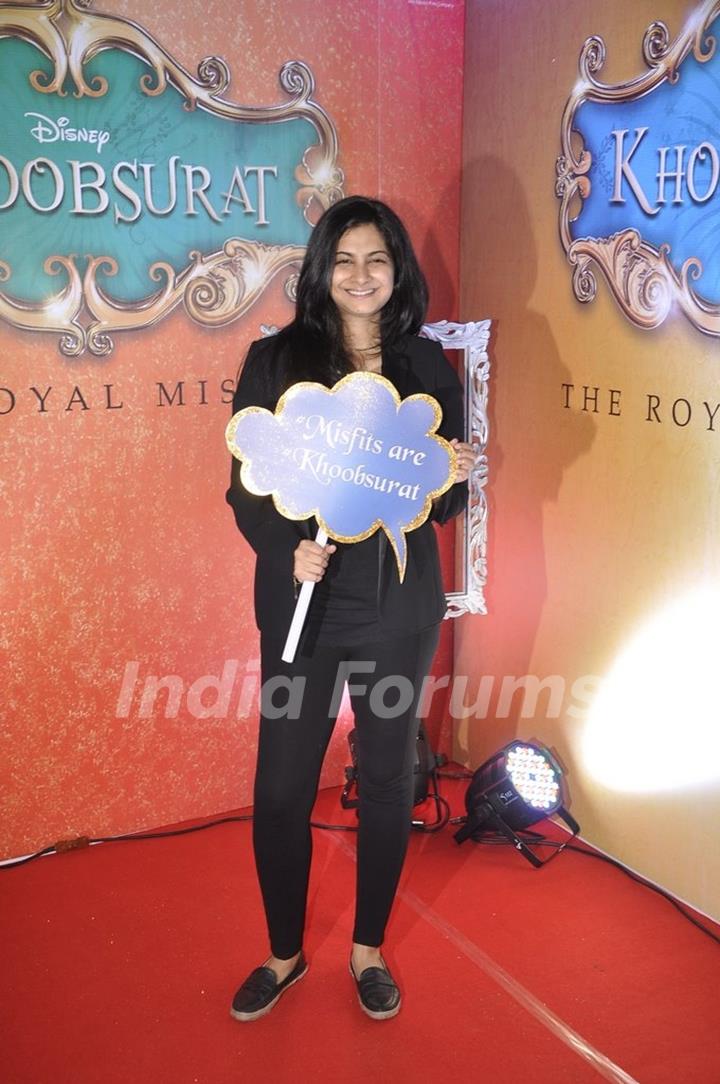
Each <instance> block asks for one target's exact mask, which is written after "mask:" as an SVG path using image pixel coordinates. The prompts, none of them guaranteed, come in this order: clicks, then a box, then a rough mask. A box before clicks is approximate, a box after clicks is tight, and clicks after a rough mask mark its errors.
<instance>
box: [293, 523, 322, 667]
mask: <svg viewBox="0 0 720 1084" xmlns="http://www.w3.org/2000/svg"><path fill="white" fill-rule="evenodd" d="M327 540H328V536H327V532H326V531H323V529H322V527H320V528H319V529H318V533H317V534H316V535H315V541H316V542H317V544H318V546H324V545H325V543H326V542H327ZM314 587H315V582H314V581H313V580H305V581H304V582H303V585H302V587H301V588H300V594H299V596H298V600H297V602H296V603H295V613H294V614H293V619H292V621H291V622H290V631H289V632H288V634H287V640H286V641H285V648H284V650H283V653H282V660H283V662H293V661H294V660H295V652H296V651H297V646H298V640H299V639H300V633H301V632H302V630H303V625H304V624H305V618H306V617H307V612H308V606H309V605H310V599H311V598H312V593H313V589H314Z"/></svg>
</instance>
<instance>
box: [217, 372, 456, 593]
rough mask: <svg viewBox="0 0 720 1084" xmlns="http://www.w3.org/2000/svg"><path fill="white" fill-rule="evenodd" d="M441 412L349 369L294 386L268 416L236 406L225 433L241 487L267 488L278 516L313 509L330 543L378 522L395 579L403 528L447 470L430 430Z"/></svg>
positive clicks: (448, 449)
mask: <svg viewBox="0 0 720 1084" xmlns="http://www.w3.org/2000/svg"><path fill="white" fill-rule="evenodd" d="M441 419H442V411H441V409H440V405H439V404H438V402H437V401H436V400H435V399H433V398H432V396H430V395H425V394H417V395H410V396H408V397H407V399H402V400H401V399H400V396H399V395H398V393H397V391H396V389H395V388H394V387H393V385H392V384H391V383H390V381H389V380H386V379H385V377H383V376H380V375H379V374H377V373H367V372H357V373H350V374H349V375H348V376H345V377H343V378H342V380H339V381H338V383H337V384H335V386H334V387H332V388H326V387H325V386H324V385H323V384H315V383H310V382H307V381H304V382H301V383H298V384H294V385H293V386H292V387H291V388H289V389H288V390H287V391H286V392H285V393H284V394H283V395H282V396H281V397H280V399H279V400H278V404H277V407H276V409H275V413H274V414H273V413H271V412H270V411H269V410H266V409H265V408H264V407H255V406H250V407H246V408H245V409H244V410H241V411H239V412H238V413H237V414H235V415H234V416H233V417H232V419H231V421H230V423H229V425H228V427H227V430H226V433H225V436H226V440H227V444H228V447H229V449H230V451H231V452H232V454H233V455H234V456H235V458H236V459H239V460H241V461H242V468H241V471H240V477H241V481H242V484H243V485H244V486H245V488H246V489H247V490H249V491H250V492H251V493H255V494H257V495H258V496H267V495H269V494H271V495H272V498H273V501H274V503H275V507H276V508H277V510H278V512H280V513H281V514H282V515H283V516H286V517H287V518H288V519H297V520H299V519H308V518H309V517H310V516H315V518H316V520H317V522H318V525H319V526H320V528H321V529H322V530H324V531H326V532H327V534H328V535H329V536H330V537H331V538H334V539H336V540H337V541H338V542H360V541H362V539H364V538H368V537H369V536H370V535H371V534H372V533H373V532H374V531H376V530H378V529H379V528H382V530H384V531H385V533H386V534H387V537H388V539H389V540H390V544H391V545H392V548H393V551H394V553H395V559H396V561H397V566H398V573H399V575H400V580H401V581H402V580H403V579H404V576H405V567H406V563H407V544H406V541H405V535H406V534H407V532H408V531H412V530H414V529H415V528H416V527H419V526H420V524H421V523H424V521H425V520H426V519H427V517H428V515H429V513H430V508H431V505H432V502H433V500H434V499H435V498H436V497H438V496H439V495H440V494H441V493H444V492H445V490H447V489H449V488H450V486H451V485H452V481H453V477H454V474H455V450H454V448H453V447H452V445H451V444H449V443H448V442H447V441H446V440H445V439H444V438H443V437H440V436H438V435H437V433H436V429H437V427H438V426H439V424H440V421H441Z"/></svg>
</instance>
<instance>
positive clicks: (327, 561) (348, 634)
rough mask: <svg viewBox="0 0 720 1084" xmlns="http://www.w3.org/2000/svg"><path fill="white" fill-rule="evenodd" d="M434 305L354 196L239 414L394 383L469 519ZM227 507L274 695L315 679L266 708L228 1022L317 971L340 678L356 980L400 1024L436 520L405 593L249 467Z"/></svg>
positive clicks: (377, 219) (445, 513)
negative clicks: (361, 383)
mask: <svg viewBox="0 0 720 1084" xmlns="http://www.w3.org/2000/svg"><path fill="white" fill-rule="evenodd" d="M426 305H427V287H426V285H425V280H424V278H423V275H422V272H421V271H420V268H419V266H418V263H417V260H416V258H415V254H414V252H413V250H412V246H411V243H410V240H409V238H408V235H407V233H406V231H405V228H404V226H403V225H402V223H401V222H400V220H399V218H398V217H397V215H396V214H395V213H394V212H393V211H392V210H391V209H390V208H389V207H387V206H386V205H384V204H382V203H380V202H378V201H376V200H371V199H366V198H364V197H361V196H350V197H348V198H347V199H343V200H341V201H340V202H338V203H336V204H334V205H333V206H332V207H330V208H329V210H327V211H326V212H325V214H324V215H323V216H322V218H321V219H320V221H319V222H318V224H317V225H316V227H315V229H314V230H313V234H312V237H311V239H310V242H309V245H308V249H307V254H306V257H305V260H304V262H303V266H302V269H301V272H300V277H299V281H298V290H297V310H296V315H295V319H294V320H293V322H292V323H291V324H289V325H288V326H287V327H286V328H284V329H283V330H282V331H280V332H279V334H278V335H277V336H274V337H272V338H269V339H265V340H261V341H259V342H255V343H253V344H252V346H251V347H250V350H249V352H248V355H247V359H246V361H245V365H244V367H243V370H242V374H241V377H240V381H239V383H238V387H237V391H236V394H235V398H234V401H233V412H237V411H239V410H242V409H243V408H244V407H246V406H250V405H258V406H263V407H267V408H268V409H270V410H273V409H274V408H275V405H276V402H277V400H278V398H279V396H280V395H281V393H282V392H283V391H284V390H285V389H286V388H287V387H289V386H290V385H291V384H294V383H295V382H297V381H300V380H313V381H317V382H321V383H323V384H325V385H326V386H328V387H331V386H332V385H333V384H335V383H336V381H337V380H339V379H340V378H341V377H342V376H344V375H346V374H347V373H350V372H353V371H354V370H367V371H371V372H378V373H382V375H383V376H385V377H386V378H387V379H388V380H390V381H391V382H392V383H393V384H394V386H395V387H396V389H397V391H398V392H399V394H400V396H401V397H402V398H405V397H406V396H408V395H411V394H413V393H415V392H426V393H428V394H430V395H432V396H434V397H435V398H436V399H437V400H438V402H439V403H440V405H441V407H442V411H443V420H442V424H441V426H440V428H439V433H440V434H441V435H442V436H444V437H446V438H447V439H448V440H451V441H452V443H453V444H454V446H455V449H456V452H457V468H456V478H455V484H454V485H453V486H452V487H451V489H450V490H449V491H448V492H446V493H445V494H443V495H442V496H441V497H439V498H438V499H437V500H436V501H435V502H434V505H433V510H432V517H431V518H432V519H434V520H435V521H436V522H439V523H444V522H445V521H446V520H447V519H449V518H450V517H451V516H453V515H455V514H456V513H458V512H460V511H461V510H462V509H463V508H464V506H465V503H466V500H467V476H468V472H469V470H470V468H471V466H472V464H473V462H474V458H475V457H474V452H473V449H472V448H471V447H470V446H469V445H468V444H464V443H462V436H463V414H464V412H463V400H462V391H461V388H460V384H459V381H458V379H457V376H456V375H455V373H454V371H453V369H452V367H451V366H450V364H449V363H448V361H447V359H446V358H445V355H444V354H443V352H442V350H441V349H440V347H439V346H438V345H437V344H436V343H433V342H431V341H429V340H427V339H422V338H418V337H417V332H418V331H419V330H420V327H421V325H422V322H423V319H424V316H425V311H426ZM227 499H228V502H229V503H230V504H231V505H232V508H233V510H234V513H235V518H236V521H237V525H238V527H239V528H240V530H241V531H242V533H243V534H244V536H245V538H246V539H247V541H248V542H249V543H250V545H251V546H252V547H253V549H254V550H255V552H256V555H257V563H256V571H255V615H256V620H257V623H258V626H259V628H260V631H261V658H262V663H261V670H262V683H263V689H264V690H265V689H267V687H268V686H267V685H266V683H267V682H268V681H270V680H271V679H272V678H277V677H283V676H284V677H286V678H288V679H292V678H294V677H299V678H301V679H303V689H304V691H303V696H302V702H301V705H300V717H299V718H298V717H297V713H295V714H294V715H293V717H292V718H288V717H285V718H277V717H276V716H277V714H278V712H277V711H276V710H270V705H268V704H267V703H266V702H265V698H264V697H263V698H262V703H261V720H260V736H259V745H258V762H257V770H256V777H255V794H254V817H253V845H254V849H255V860H256V865H257V871H258V877H259V881H260V887H261V890H262V896H263V902H264V906H265V914H266V918H267V924H268V930H269V935H270V949H271V955H270V957H269V958H268V959H267V960H266V962H265V964H264V965H263V966H262V967H259V968H256V969H255V970H254V971H253V972H252V973H251V974H250V975H249V976H248V978H247V979H246V981H245V982H244V983H243V985H242V986H241V987H240V989H239V990H238V991H237V993H236V995H235V998H234V1000H233V1007H232V1010H231V1011H232V1015H233V1016H234V1017H235V1018H236V1019H238V1020H243V1021H247V1020H254V1019H256V1018H257V1017H259V1016H262V1015H263V1014H264V1013H266V1012H268V1011H269V1010H270V1009H271V1008H272V1007H273V1005H274V1004H275V1003H276V1001H277V1000H278V998H279V997H280V995H281V994H282V993H283V992H284V991H285V990H286V989H288V988H289V987H290V986H291V985H293V983H295V982H297V981H298V979H300V978H302V976H303V975H304V974H305V972H306V970H307V963H306V960H305V957H304V954H303V951H302V936H303V929H304V922H305V905H306V897H307V887H308V878H309V871H310V858H311V851H312V838H311V831H310V827H309V819H310V813H311V810H312V807H313V804H314V801H315V796H316V791H317V785H318V779H319V775H320V768H321V766H322V761H323V756H324V754H325V750H326V748H327V745H328V742H329V740H330V736H331V734H332V730H333V725H334V723H335V718H336V715H337V710H338V703H337V701H338V699H339V698H338V689H339V688H342V675H343V669H342V668H343V666H344V667H346V671H345V672H346V673H349V674H350V677H349V679H348V686H349V692H350V697H351V703H352V707H353V711H354V714H355V730H356V737H357V750H358V797H359V813H358V816H359V821H358V840H357V896H356V911H355V927H354V933H353V944H352V951H351V957H350V971H351V974H352V976H353V979H354V981H355V984H356V988H357V993H358V998H359V1001H360V1005H361V1007H362V1008H363V1009H364V1011H365V1012H366V1013H367V1014H368V1015H369V1016H371V1017H372V1018H373V1019H380V1020H381V1019H387V1018H389V1017H392V1016H395V1015H396V1013H397V1012H398V1011H399V1008H400V992H399V990H398V987H397V985H396V983H395V982H394V980H393V978H392V976H391V975H390V973H389V971H388V969H387V967H386V965H385V962H384V960H383V958H382V956H381V953H380V946H381V945H382V943H383V938H384V933H385V925H386V923H387V919H388V915H389V913H390V909H391V907H392V903H393V899H394V896H395V891H396V888H397V883H398V880H399V877H400V871H401V868H402V864H403V861H404V857H405V851H406V848H407V841H408V836H409V832H410V821H411V809H412V797H413V766H414V758H415V742H416V737H417V728H418V722H417V717H416V710H417V697H418V695H419V692H420V687H421V684H422V680H423V678H424V677H425V675H426V674H427V673H428V671H429V669H430V664H431V661H432V657H433V654H434V652H435V648H436V646H437V640H438V634H439V623H440V621H441V620H442V618H443V615H444V612H445V596H444V592H443V587H442V582H441V577H440V569H439V563H438V554H437V543H436V539H435V533H434V530H433V527H432V525H431V523H430V521H427V522H426V523H424V524H423V525H422V526H421V527H419V528H417V529H416V530H414V531H411V532H410V533H409V534H408V535H407V547H408V556H407V569H406V574H405V578H404V581H403V583H402V584H401V583H400V581H399V577H398V573H397V568H396V565H395V558H394V555H393V552H392V549H391V547H390V546H389V545H388V543H387V539H386V537H385V534H384V532H383V531H377V532H376V533H375V534H374V535H372V536H371V537H370V538H368V539H366V540H365V541H363V542H357V543H354V544H352V545H347V546H343V545H340V544H337V545H334V544H328V545H326V546H320V545H318V544H317V543H316V542H314V541H313V538H314V536H315V534H316V530H317V525H316V524H315V522H314V521H313V520H308V521H304V522H301V523H298V522H293V521H291V520H288V519H284V518H283V517H282V516H280V515H279V514H278V513H277V511H276V510H275V508H274V505H273V503H272V500H271V498H269V497H256V496H253V495H252V494H250V493H249V492H248V491H247V490H245V489H244V488H243V486H242V484H241V482H240V467H239V464H238V463H237V462H236V461H235V460H234V461H233V469H232V479H231V486H230V489H229V490H228V494H227ZM306 580H311V581H313V582H314V583H316V584H317V585H318V586H317V587H316V588H315V591H314V593H313V599H312V603H311V607H310V612H309V614H308V620H307V623H306V627H305V630H304V632H303V635H302V638H301V641H300V645H299V648H298V652H297V656H296V659H295V661H294V662H293V663H292V664H286V663H284V662H282V659H281V654H282V650H283V646H284V642H285V637H286V635H287V631H288V628H289V625H290V620H291V618H292V613H293V609H294V606H295V598H296V591H297V585H298V584H299V583H302V582H303V581H306ZM338 675H339V676H338ZM358 675H361V677H358ZM384 680H385V685H383V686H382V687H383V688H386V687H387V681H388V680H397V681H398V684H400V683H401V682H403V681H404V682H408V681H409V682H411V683H412V688H413V689H414V690H415V696H414V700H413V702H412V703H411V704H410V705H409V707H408V706H407V701H406V700H405V702H404V703H403V705H402V707H403V708H404V710H402V711H400V710H398V711H396V712H394V713H393V715H392V718H387V717H386V716H385V717H383V718H380V717H379V715H378V714H376V713H375V712H374V711H373V710H372V709H373V705H375V706H377V705H376V703H375V698H373V695H372V693H373V689H374V688H376V687H377V686H378V683H380V682H383V681H384ZM400 706H401V705H398V708H400ZM288 714H290V713H288Z"/></svg>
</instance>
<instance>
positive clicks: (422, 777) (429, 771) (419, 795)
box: [340, 721, 450, 832]
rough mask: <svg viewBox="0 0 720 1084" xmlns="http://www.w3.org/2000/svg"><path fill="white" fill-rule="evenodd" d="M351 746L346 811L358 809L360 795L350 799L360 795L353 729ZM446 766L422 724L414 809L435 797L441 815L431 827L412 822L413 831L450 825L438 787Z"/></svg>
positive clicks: (344, 801) (343, 798)
mask: <svg viewBox="0 0 720 1084" xmlns="http://www.w3.org/2000/svg"><path fill="white" fill-rule="evenodd" d="M348 745H349V746H350V760H351V761H352V764H351V766H350V767H348V768H346V769H345V786H344V787H343V790H342V794H341V795H340V804H341V805H342V807H343V809H356V808H357V806H358V798H357V796H356V797H352V796H351V795H352V793H353V791H355V794H356V795H357V783H358V761H357V742H356V737H355V731H354V730H351V731H350V733H349V734H348ZM446 763H447V757H445V756H443V754H442V753H433V751H432V748H431V746H430V742H429V741H428V736H427V734H426V732H425V727H424V726H423V724H422V721H421V722H420V726H419V729H418V736H417V741H416V742H415V767H414V769H413V788H414V790H413V806H416V805H421V804H422V803H423V802H424V801H426V800H427V799H428V798H432V799H433V800H434V801H435V806H436V809H437V814H438V815H437V819H436V820H435V821H434V822H432V823H431V824H426V823H425V822H424V821H415V820H413V821H412V826H413V828H418V829H421V830H425V831H434V832H435V831H438V829H439V828H443V827H444V826H445V825H446V824H447V823H448V821H449V819H450V809H449V807H448V804H447V802H446V801H445V799H444V798H442V797H441V796H440V794H439V793H438V787H437V770H438V768H441V767H442V766H443V764H446Z"/></svg>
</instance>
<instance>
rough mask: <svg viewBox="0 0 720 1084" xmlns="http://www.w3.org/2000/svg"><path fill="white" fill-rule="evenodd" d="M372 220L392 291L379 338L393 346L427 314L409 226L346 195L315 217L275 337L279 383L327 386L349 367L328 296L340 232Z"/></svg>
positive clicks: (374, 203)
mask: <svg viewBox="0 0 720 1084" xmlns="http://www.w3.org/2000/svg"><path fill="white" fill-rule="evenodd" d="M367 224H370V225H373V226H376V227H377V229H378V230H379V231H380V233H381V234H382V237H383V240H384V241H385V244H386V245H387V249H388V252H389V253H390V256H391V258H392V262H393V269H394V275H395V281H394V286H393V292H392V296H391V297H390V300H389V301H388V302H387V304H386V305H385V306H384V307H383V309H382V312H381V313H380V341H381V345H382V346H383V347H389V346H392V345H393V344H394V343H396V342H397V341H398V339H400V338H401V336H403V335H407V334H411V335H412V334H416V333H417V332H418V331H419V330H420V328H421V326H422V323H423V320H424V319H425V313H426V311H427V302H428V291H427V284H426V282H425V276H424V275H423V273H422V271H421V270H420V265H419V264H418V261H417V258H416V256H415V253H414V251H413V247H412V243H411V241H410V238H409V236H408V233H407V230H406V229H405V227H404V225H403V224H402V222H401V221H400V219H399V218H398V216H397V215H396V214H395V212H394V211H393V210H392V209H391V208H390V207H388V206H387V204H385V203H381V202H380V200H375V199H369V198H368V197H367V196H347V197H346V198H345V199H341V200H339V201H338V202H337V203H334V204H332V206H331V207H329V208H328V209H327V211H325V213H324V214H323V215H322V217H321V218H320V219H319V221H318V223H317V225H316V226H315V229H314V230H313V232H312V236H311V237H310V241H309V242H308V247H307V252H306V253H305V259H304V260H303V265H302V268H301V270H300V277H299V279H298V287H297V305H296V309H295V319H294V320H293V321H292V323H290V324H288V325H287V327H285V328H283V329H282V331H280V332H279V334H278V335H277V338H276V355H275V356H276V360H277V363H278V365H279V366H280V367H281V374H277V375H280V378H281V383H282V385H283V386H287V385H289V384H292V383H295V381H297V380H316V381H319V382H320V383H323V384H327V385H328V386H331V385H332V384H334V383H335V382H336V381H337V380H338V379H339V378H340V377H341V376H344V375H345V374H346V373H349V372H351V371H352V369H353V365H352V362H351V361H350V358H349V356H348V352H347V349H346V346H345V343H344V340H343V328H342V318H341V316H340V313H339V312H338V309H337V306H336V305H335V302H334V301H333V300H332V298H331V297H330V283H331V280H332V275H333V270H334V267H335V254H336V252H337V247H338V242H339V241H340V238H341V237H342V235H343V234H344V233H345V232H346V231H347V230H350V229H353V227H355V226H363V225H367Z"/></svg>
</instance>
